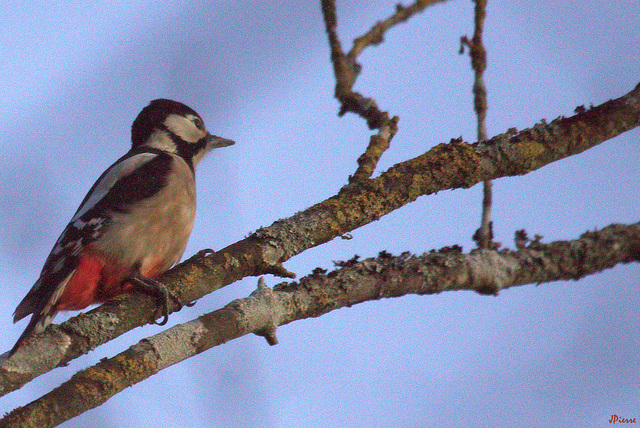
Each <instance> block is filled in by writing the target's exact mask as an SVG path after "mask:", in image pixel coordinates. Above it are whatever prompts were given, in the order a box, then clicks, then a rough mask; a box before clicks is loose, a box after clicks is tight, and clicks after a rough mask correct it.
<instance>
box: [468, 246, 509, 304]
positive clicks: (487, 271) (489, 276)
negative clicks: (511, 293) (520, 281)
mask: <svg viewBox="0 0 640 428" xmlns="http://www.w3.org/2000/svg"><path fill="white" fill-rule="evenodd" d="M466 258H467V263H468V267H469V272H470V277H471V278H470V279H471V281H472V285H473V289H474V290H476V291H477V292H478V293H480V294H493V295H497V294H498V293H499V292H500V290H502V289H503V288H504V287H506V286H509V285H511V284H513V276H514V274H515V271H516V269H517V268H518V264H517V262H516V261H515V260H513V259H511V258H508V257H504V256H503V255H501V254H500V253H498V252H496V251H489V250H481V251H476V252H474V253H471V254H469V255H468V256H467V257H466Z"/></svg>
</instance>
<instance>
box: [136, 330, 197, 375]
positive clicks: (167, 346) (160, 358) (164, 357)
mask: <svg viewBox="0 0 640 428" xmlns="http://www.w3.org/2000/svg"><path fill="white" fill-rule="evenodd" d="M205 332H206V328H205V326H204V325H203V324H202V322H200V321H199V320H197V319H196V320H193V321H191V322H188V323H184V324H179V325H176V326H175V327H172V328H170V329H168V330H166V331H164V332H162V333H160V334H157V335H155V336H152V337H150V338H148V339H144V341H143V342H145V343H146V344H147V345H148V346H151V347H152V349H153V351H154V353H155V355H156V358H157V365H158V370H162V369H164V368H166V367H169V366H171V365H173V364H176V363H179V362H180V361H182V360H183V359H184V356H185V355H192V354H193V353H194V350H195V349H197V344H198V341H199V340H200V338H201V336H202V335H203V334H205ZM185 337H188V338H189V340H184V338H185ZM141 343H142V342H141Z"/></svg>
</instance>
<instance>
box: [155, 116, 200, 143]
mask: <svg viewBox="0 0 640 428" xmlns="http://www.w3.org/2000/svg"><path fill="white" fill-rule="evenodd" d="M189 117H191V118H192V119H193V118H195V116H193V115H189V116H187V117H184V116H180V115H178V114H170V115H169V116H167V118H166V119H165V120H164V126H166V127H167V129H168V130H169V131H171V132H173V133H174V134H175V135H177V136H178V137H179V138H180V139H181V140H183V141H186V142H187V143H196V142H198V141H200V139H201V138H202V137H204V136H205V135H206V131H205V130H203V129H198V128H197V127H196V125H195V124H194V123H193V122H192V121H191V120H190V119H189Z"/></svg>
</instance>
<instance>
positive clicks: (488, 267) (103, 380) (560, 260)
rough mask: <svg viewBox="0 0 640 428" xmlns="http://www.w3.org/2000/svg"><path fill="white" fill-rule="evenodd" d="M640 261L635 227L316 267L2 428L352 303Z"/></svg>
mask: <svg viewBox="0 0 640 428" xmlns="http://www.w3.org/2000/svg"><path fill="white" fill-rule="evenodd" d="M519 246H520V247H522V246H523V244H522V243H520V245H519ZM638 261H640V223H635V224H631V225H610V226H608V227H606V228H604V229H602V230H600V231H596V232H587V233H584V234H582V235H581V236H580V237H579V238H578V239H576V240H573V241H557V242H552V243H550V244H543V243H540V242H539V241H537V240H536V241H533V242H531V243H529V245H528V246H527V247H526V248H520V249H519V250H518V251H510V250H502V251H499V252H498V251H492V250H480V251H472V252H471V253H469V254H463V253H462V252H461V250H460V249H459V248H457V247H453V248H445V249H442V250H440V251H438V252H435V251H432V252H430V253H425V254H423V255H421V256H413V255H410V254H409V253H405V254H402V255H400V256H398V257H395V256H392V255H391V254H389V253H385V252H383V253H381V254H380V255H379V256H378V257H376V258H369V259H366V260H363V261H360V262H358V261H356V260H355V259H353V260H350V261H348V262H343V263H340V264H339V266H340V267H339V268H338V269H336V270H334V271H333V272H330V273H329V274H325V273H324V272H320V271H315V272H314V273H313V274H311V275H309V276H306V277H304V278H302V279H301V280H300V283H295V282H293V283H281V284H278V285H276V286H275V287H274V289H273V290H272V289H270V288H268V287H266V286H264V284H263V282H262V281H260V282H259V286H258V289H257V290H256V291H254V292H253V293H252V294H251V295H250V296H249V297H246V298H243V299H237V300H234V301H233V302H231V303H229V304H228V305H227V306H225V307H224V308H222V309H219V310H217V311H214V312H211V313H209V314H206V315H203V316H201V317H199V318H197V319H195V320H193V321H190V322H187V323H184V324H180V325H176V326H174V327H172V328H170V329H168V330H166V331H164V332H162V333H159V334H156V335H154V336H151V337H149V338H146V339H143V340H142V341H140V342H139V343H138V344H136V345H134V346H132V347H130V348H129V349H128V350H126V351H124V352H122V353H120V354H118V355H117V356H115V357H113V358H109V359H104V360H102V361H101V362H100V363H98V364H97V365H95V366H93V367H90V368H88V369H85V370H83V371H81V372H79V373H77V374H75V375H74V376H73V377H72V378H71V379H70V380H68V381H67V382H65V383H64V384H62V385H61V386H60V387H58V388H56V389H55V390H53V391H51V392H50V393H48V394H46V395H44V396H43V397H41V398H39V399H37V400H35V401H33V402H31V403H30V404H28V405H26V406H24V407H21V408H18V409H15V410H14V411H12V412H11V413H9V414H8V415H6V416H5V417H4V419H2V420H1V421H0V426H2V427H4V426H7V427H8V426H12V427H14V426H38V427H51V426H56V425H58V424H60V423H62V422H64V421H66V420H69V419H71V418H72V417H74V416H76V415H79V414H80V413H83V412H85V411H86V410H89V409H91V408H94V407H97V406H99V405H100V404H102V403H104V402H105V401H107V400H108V399H109V398H111V397H112V396H113V395H115V394H117V393H118V392H120V391H122V390H123V389H125V388H127V387H129V386H132V385H134V384H136V383H138V382H140V381H142V380H144V379H146V378H148V377H150V376H152V375H154V374H155V373H157V372H159V371H160V370H163V369H165V368H167V367H169V366H171V365H173V364H176V363H179V362H180V361H183V360H185V359H187V358H189V357H192V356H194V355H197V354H199V353H201V352H203V351H205V350H207V349H209V348H212V347H214V346H218V345H220V344H223V343H225V342H228V341H229V340H232V339H235V338H238V337H240V336H243V335H246V334H249V333H255V334H259V335H264V332H265V331H270V332H271V333H272V334H273V333H274V332H275V329H276V327H278V326H281V325H285V324H288V323H290V322H293V321H296V320H300V319H305V318H310V317H319V316H322V315H324V314H326V313H328V312H330V311H333V310H335V309H339V308H344V307H350V306H353V305H355V304H358V303H362V302H367V301H373V300H379V299H382V298H389V297H400V296H404V295H407V294H419V295H428V294H437V293H440V292H442V291H451V290H474V291H477V292H479V293H481V294H497V293H498V292H499V291H500V290H502V289H505V288H509V287H513V286H519V285H525V284H539V283H543V282H551V281H558V280H570V279H574V280H577V279H579V278H582V277H584V276H587V275H591V274H594V273H597V272H601V271H602V270H605V269H608V268H611V267H613V266H615V265H617V264H619V263H629V262H638ZM273 337H275V335H273ZM52 409H54V410H52Z"/></svg>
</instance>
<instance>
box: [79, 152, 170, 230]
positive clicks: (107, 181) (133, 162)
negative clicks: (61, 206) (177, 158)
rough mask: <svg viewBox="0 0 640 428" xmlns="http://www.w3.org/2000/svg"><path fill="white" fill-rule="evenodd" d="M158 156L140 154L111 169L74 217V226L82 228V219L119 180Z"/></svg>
mask: <svg viewBox="0 0 640 428" xmlns="http://www.w3.org/2000/svg"><path fill="white" fill-rule="evenodd" d="M156 156H158V155H157V154H155V153H140V154H138V155H135V156H131V157H130V158H127V159H125V160H123V161H122V162H119V163H117V164H115V165H113V166H112V167H110V168H109V169H108V170H107V172H106V174H104V176H103V177H102V178H101V179H100V181H98V183H97V184H96V186H95V187H94V188H93V192H91V194H90V195H89V197H88V198H87V200H86V201H85V203H84V204H82V205H81V206H80V208H78V212H77V213H76V215H74V216H73V218H72V219H71V222H70V223H74V226H75V227H76V228H78V229H79V228H82V226H84V222H83V221H82V220H79V219H80V217H82V216H83V215H84V214H85V213H86V212H87V211H89V210H90V209H91V208H93V207H94V206H95V205H96V204H97V203H98V202H100V200H101V199H102V198H104V197H105V195H106V194H107V193H109V190H110V189H111V188H112V187H113V186H114V185H115V184H116V183H117V182H118V180H120V179H122V177H126V176H127V175H129V174H131V173H132V172H133V171H135V170H136V169H138V168H140V167H141V166H142V165H144V164H146V163H147V162H150V161H151V160H152V159H153V158H155V157H156ZM76 222H78V224H75V223H76Z"/></svg>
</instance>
